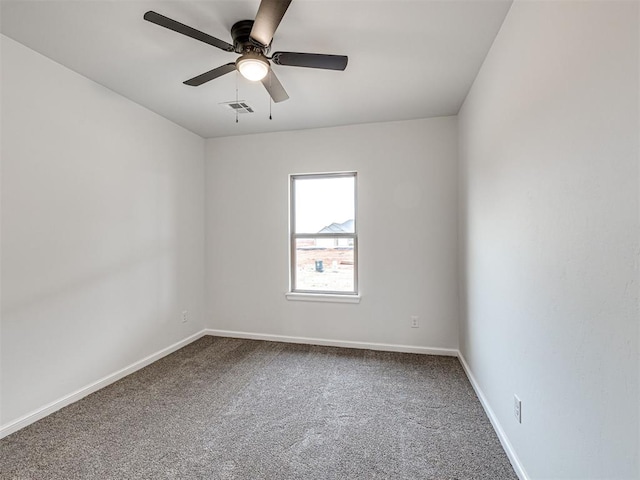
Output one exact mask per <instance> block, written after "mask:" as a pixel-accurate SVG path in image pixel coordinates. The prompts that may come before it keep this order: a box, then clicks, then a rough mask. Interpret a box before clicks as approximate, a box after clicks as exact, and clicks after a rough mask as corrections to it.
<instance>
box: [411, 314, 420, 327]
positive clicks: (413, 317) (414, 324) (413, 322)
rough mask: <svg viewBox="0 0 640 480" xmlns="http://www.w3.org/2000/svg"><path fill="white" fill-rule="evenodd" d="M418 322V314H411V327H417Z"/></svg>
mask: <svg viewBox="0 0 640 480" xmlns="http://www.w3.org/2000/svg"><path fill="white" fill-rule="evenodd" d="M419 326H420V324H419V323H418V316H417V315H411V328H418V327H419Z"/></svg>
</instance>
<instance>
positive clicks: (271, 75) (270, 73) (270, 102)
mask: <svg viewBox="0 0 640 480" xmlns="http://www.w3.org/2000/svg"><path fill="white" fill-rule="evenodd" d="M272 78H273V72H272V71H271V70H269V90H271V79H272ZM271 105H273V98H272V97H271V95H269V120H273V118H271Z"/></svg>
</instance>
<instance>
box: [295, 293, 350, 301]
mask: <svg viewBox="0 0 640 480" xmlns="http://www.w3.org/2000/svg"><path fill="white" fill-rule="evenodd" d="M284 296H285V297H287V300H294V301H298V302H329V303H360V295H334V294H330V293H295V292H287V293H285V294H284Z"/></svg>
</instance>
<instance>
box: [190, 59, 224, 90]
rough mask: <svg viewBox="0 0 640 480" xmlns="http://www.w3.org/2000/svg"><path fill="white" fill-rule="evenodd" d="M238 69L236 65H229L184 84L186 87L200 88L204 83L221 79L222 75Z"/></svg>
mask: <svg viewBox="0 0 640 480" xmlns="http://www.w3.org/2000/svg"><path fill="white" fill-rule="evenodd" d="M235 69H236V64H235V63H227V64H226V65H222V66H221V67H218V68H214V69H213V70H209V71H208V72H205V73H203V74H201V75H198V76H197V77H193V78H190V79H189V80H187V81H185V82H182V83H184V84H185V85H189V86H190V87H198V86H200V85H202V84H203V83H207V82H210V81H211V80H213V79H215V78H218V77H221V76H222V75H226V74H227V73H230V72H233V71H234V70H235Z"/></svg>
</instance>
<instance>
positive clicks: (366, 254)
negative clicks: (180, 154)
mask: <svg viewBox="0 0 640 480" xmlns="http://www.w3.org/2000/svg"><path fill="white" fill-rule="evenodd" d="M274 121H277V120H274ZM206 157H207V160H206V181H207V183H206V192H207V193H206V195H207V197H206V198H207V200H206V218H207V222H206V244H207V284H206V285H207V286H206V298H207V304H206V306H207V315H208V325H209V327H210V328H215V329H222V330H233V331H241V332H251V333H261V334H273V335H290V336H298V337H300V336H301V337H312V338H321V339H330V340H345V341H360V342H376V343H386V344H396V345H411V346H422V347H437V348H454V349H455V348H457V345H458V343H457V342H458V340H457V337H458V327H457V323H458V312H457V296H456V261H457V260H456V242H457V225H456V211H457V196H456V195H457V194H456V182H457V177H456V171H457V125H456V118H455V117H447V118H436V119H430V120H415V121H406V122H396V123H382V124H368V125H357V126H349V127H337V128H329V129H318V130H304V131H294V132H282V133H272V134H264V135H250V136H241V137H227V138H219V139H211V140H208V141H207V154H206ZM353 170H355V171H357V172H358V208H359V218H358V220H359V227H358V229H359V266H360V268H359V272H360V275H359V283H360V289H361V291H362V301H361V303H360V304H356V305H353V304H330V303H311V302H298V301H289V300H287V299H285V295H284V294H285V292H287V290H288V281H289V254H288V245H289V243H288V189H289V183H288V182H289V178H288V175H289V174H291V173H307V172H331V171H353ZM411 315H418V316H419V317H420V328H419V329H411V328H410V327H409V319H410V316H411Z"/></svg>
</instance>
